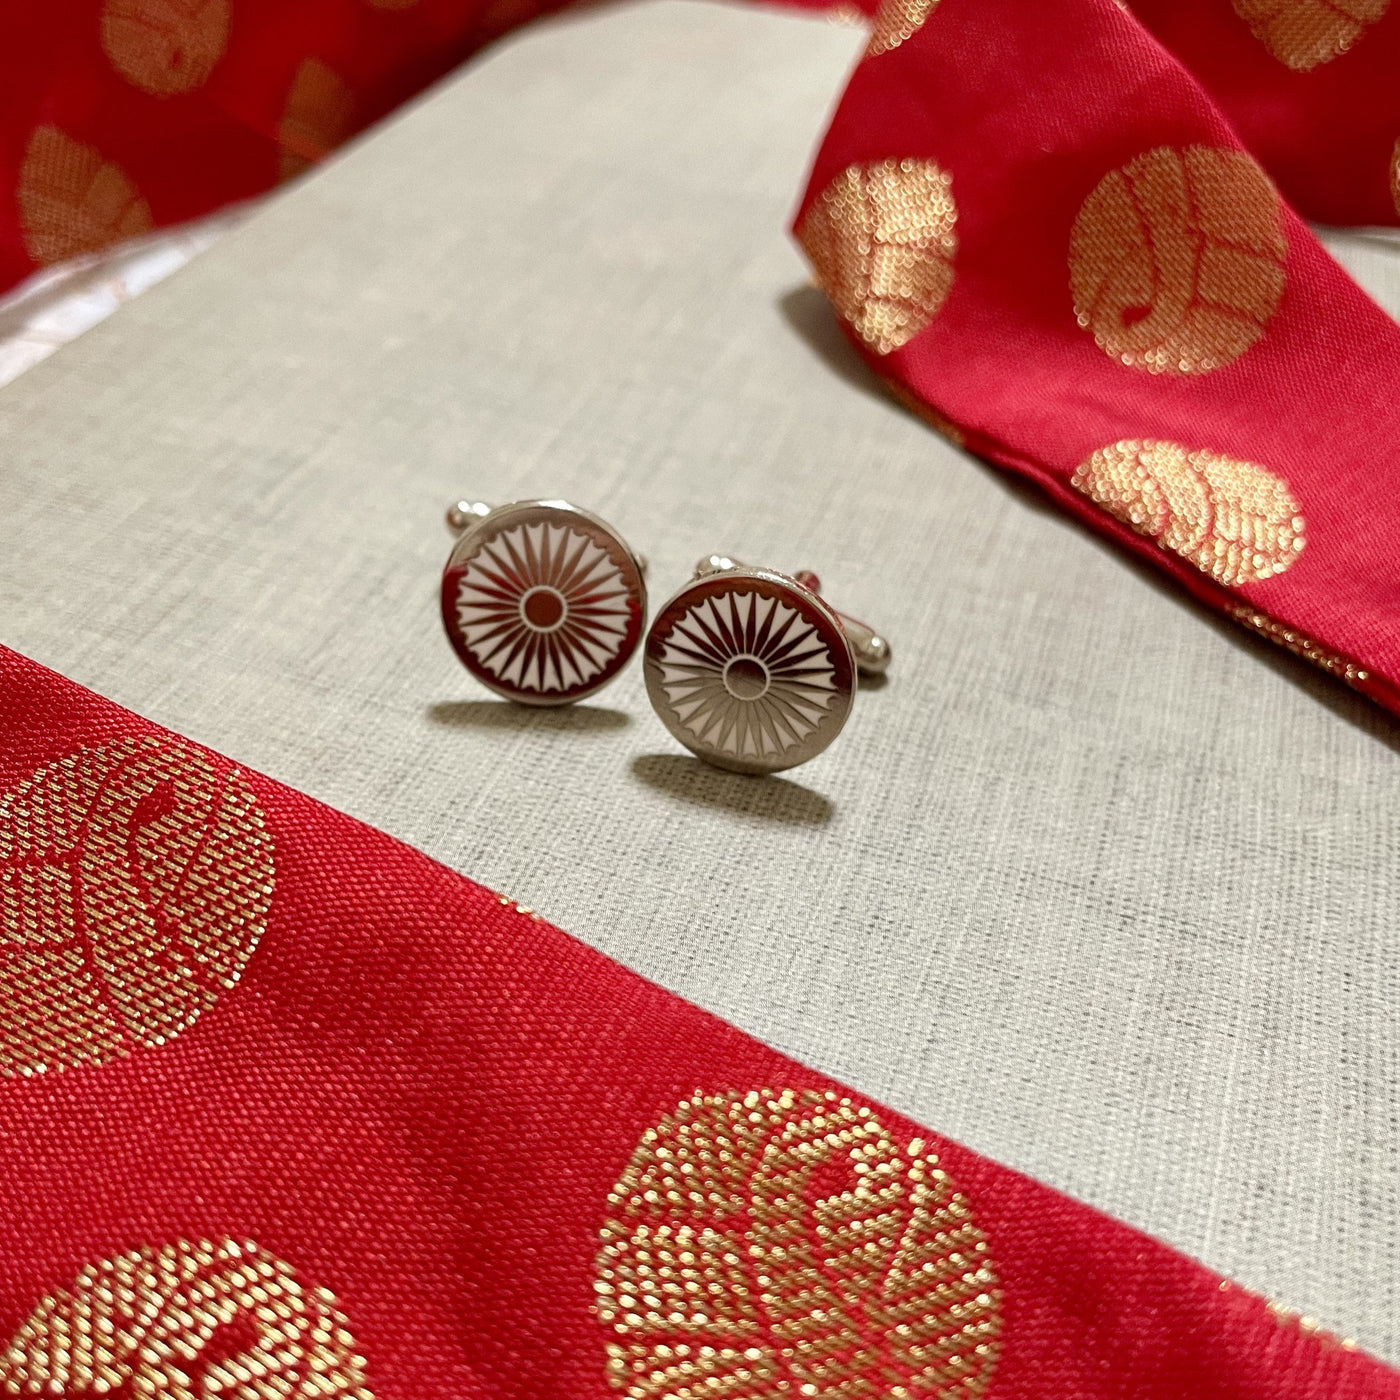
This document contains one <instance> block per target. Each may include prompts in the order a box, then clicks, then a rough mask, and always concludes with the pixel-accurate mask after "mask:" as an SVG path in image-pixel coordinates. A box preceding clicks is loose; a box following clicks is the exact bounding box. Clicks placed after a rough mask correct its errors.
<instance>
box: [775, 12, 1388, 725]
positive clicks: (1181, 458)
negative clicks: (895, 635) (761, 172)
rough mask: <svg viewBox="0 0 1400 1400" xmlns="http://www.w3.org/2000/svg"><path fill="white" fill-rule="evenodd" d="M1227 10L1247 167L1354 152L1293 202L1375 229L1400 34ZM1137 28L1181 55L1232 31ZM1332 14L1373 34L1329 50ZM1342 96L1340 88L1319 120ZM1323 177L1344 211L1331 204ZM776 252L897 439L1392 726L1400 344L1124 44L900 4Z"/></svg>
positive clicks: (1110, 33) (1218, 124)
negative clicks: (1299, 127) (923, 432)
mask: <svg viewBox="0 0 1400 1400" xmlns="http://www.w3.org/2000/svg"><path fill="white" fill-rule="evenodd" d="M1235 8H1236V9H1237V10H1239V11H1240V12H1241V13H1244V12H1246V11H1247V12H1249V13H1250V14H1251V15H1253V16H1254V19H1255V21H1256V24H1255V28H1256V29H1257V30H1258V31H1259V32H1260V33H1262V34H1264V36H1265V39H1266V40H1267V41H1268V42H1267V43H1261V42H1259V41H1256V39H1255V38H1254V37H1252V36H1251V33H1250V30H1249V29H1248V28H1247V27H1246V26H1245V25H1244V23H1243V22H1242V21H1239V19H1238V16H1235V17H1234V18H1235V21H1236V27H1237V28H1238V29H1240V31H1241V32H1242V33H1243V36H1244V37H1243V40H1241V41H1240V43H1241V44H1244V45H1245V46H1246V51H1247V52H1248V53H1249V54H1250V55H1251V56H1252V57H1255V58H1256V59H1257V61H1256V62H1255V63H1254V65H1253V66H1249V65H1243V71H1247V72H1248V73H1249V74H1250V75H1251V77H1250V84H1249V85H1245V86H1243V87H1231V85H1230V82H1229V78H1230V74H1226V73H1223V72H1221V71H1220V70H1219V69H1218V68H1217V69H1212V70H1211V71H1210V77H1211V78H1213V79H1214V80H1215V81H1216V83H1217V87H1218V89H1219V90H1227V91H1228V92H1229V94H1230V95H1231V97H1232V98H1233V99H1234V109H1235V110H1237V112H1238V115H1239V117H1240V119H1241V121H1242V122H1244V123H1247V125H1246V127H1245V129H1246V130H1248V131H1251V132H1254V133H1256V134H1257V135H1258V139H1259V141H1260V143H1261V148H1262V150H1263V151H1264V153H1266V154H1274V153H1276V152H1277V150H1278V148H1279V145H1280V142H1281V141H1282V139H1283V138H1282V137H1281V135H1280V133H1281V131H1283V130H1285V129H1286V128H1287V126H1288V123H1287V122H1286V121H1285V120H1284V116H1285V114H1291V116H1292V118H1293V119H1294V120H1295V122H1296V121H1301V122H1307V121H1310V120H1312V119H1313V118H1314V117H1315V118H1316V121H1317V123H1318V125H1317V126H1316V127H1315V128H1312V130H1313V135H1314V137H1315V138H1316V140H1317V141H1318V142H1322V143H1324V144H1326V143H1329V142H1332V141H1336V142H1338V143H1342V144H1345V143H1347V142H1351V141H1352V140H1353V138H1354V146H1349V147H1348V150H1347V152H1346V155H1345V158H1344V159H1340V162H1339V164H1337V165H1336V166H1335V167H1334V166H1333V165H1329V163H1328V162H1327V161H1326V160H1323V159H1318V158H1316V150H1315V149H1314V148H1306V147H1302V146H1300V147H1299V148H1298V151H1297V155H1298V159H1297V160H1296V161H1294V162H1293V163H1292V164H1289V165H1287V167H1286V170H1285V173H1286V174H1287V176H1288V179H1289V181H1290V188H1291V189H1293V190H1294V191H1295V192H1296V193H1297V194H1298V196H1299V197H1300V199H1303V200H1305V207H1309V208H1311V209H1312V210H1313V211H1315V212H1320V213H1326V214H1334V213H1338V212H1345V213H1347V215H1348V216H1359V217H1366V218H1370V219H1377V220H1379V219H1380V218H1382V217H1389V218H1390V219H1391V221H1393V220H1394V215H1395V205H1394V203H1391V204H1390V205H1389V207H1388V211H1387V209H1386V208H1385V207H1383V206H1382V203H1381V202H1379V192H1380V191H1382V189H1383V188H1386V187H1387V182H1388V181H1389V180H1390V173H1391V169H1392V152H1393V151H1394V149H1395V137H1396V135H1400V82H1398V81H1396V80H1395V76H1394V75H1395V74H1396V73H1398V72H1400V7H1397V13H1396V14H1395V15H1393V16H1389V17H1387V16H1386V15H1385V14H1384V13H1383V12H1384V11H1385V9H1386V6H1385V5H1384V3H1382V0H1375V3H1371V4H1369V8H1368V6H1367V5H1366V4H1364V3H1363V0H1355V3H1354V4H1353V3H1351V0H1348V3H1347V4H1345V5H1341V6H1335V5H1330V4H1327V5H1324V4H1322V3H1321V0H1317V3H1314V0H1235ZM1143 9H1144V12H1145V13H1146V14H1149V15H1150V16H1152V17H1154V18H1157V19H1160V21H1161V27H1162V29H1163V31H1164V32H1165V33H1167V34H1168V35H1169V36H1172V37H1174V38H1179V39H1180V41H1181V44H1182V47H1183V49H1190V51H1191V52H1192V53H1195V52H1196V51H1197V49H1199V48H1200V47H1201V43H1202V41H1201V35H1202V34H1207V35H1208V34H1213V33H1215V32H1216V30H1217V29H1218V28H1219V27H1220V25H1221V24H1223V23H1224V20H1223V19H1221V18H1220V17H1219V16H1218V15H1217V16H1216V17H1215V20H1213V21H1212V22H1211V23H1209V24H1208V23H1205V17H1206V16H1207V14H1208V13H1210V14H1213V13H1214V11H1215V10H1219V11H1228V10H1229V6H1228V4H1227V3H1226V0H1219V4H1218V5H1215V6H1214V8H1213V9H1212V6H1211V5H1209V4H1206V3H1196V4H1184V5H1182V4H1174V5H1172V6H1167V5H1165V4H1162V5H1157V4H1155V3H1151V4H1146V5H1144V6H1143ZM1169 9H1170V10H1171V11H1172V12H1173V15H1176V16H1178V17H1177V18H1173V17H1172V16H1170V15H1168V14H1167V11H1168V10H1169ZM1352 9H1356V10H1357V11H1358V12H1360V11H1361V10H1362V9H1367V13H1371V12H1374V16H1373V18H1374V23H1373V24H1361V23H1359V22H1357V23H1356V24H1355V25H1341V23H1340V20H1339V19H1338V16H1343V15H1344V14H1346V13H1350V11H1351V10H1352ZM1266 11H1267V12H1268V14H1270V15H1273V16H1274V20H1271V21H1268V22H1267V23H1266V21H1265V19H1264V18H1261V16H1263V15H1264V13H1265V12H1266ZM1186 14H1189V15H1191V16H1193V17H1195V18H1199V19H1201V20H1202V29H1201V30H1200V31H1196V30H1189V27H1188V22H1187V21H1186V20H1184V19H1181V18H1179V16H1181V15H1186ZM1328 16H1331V20H1328V18H1327V17H1328ZM1290 17H1291V18H1290ZM1334 21H1335V22H1334ZM1339 26H1340V27H1339ZM1310 36H1311V37H1310ZM1319 36H1321V37H1319ZM1328 36H1330V38H1329V37H1328ZM1324 41H1325V42H1324ZM1270 43H1271V44H1272V45H1273V48H1274V50H1276V51H1277V52H1278V53H1280V54H1282V55H1283V57H1284V58H1285V59H1288V58H1295V59H1297V60H1298V61H1299V63H1302V62H1303V61H1304V59H1306V61H1307V62H1308V63H1310V64H1313V67H1312V68H1311V69H1308V70H1306V71H1299V70H1296V69H1294V68H1291V67H1289V66H1288V64H1287V63H1286V62H1282V61H1280V60H1279V59H1278V58H1276V57H1273V56H1271V55H1270V51H1269V47H1268V44H1270ZM1222 44H1223V41H1222ZM1309 44H1310V45H1311V47H1309ZM1329 45H1330V47H1329ZM1348 45H1352V46H1354V49H1355V51H1354V52H1348V51H1347V47H1348ZM1235 47H1238V45H1236V46H1235ZM1230 51H1231V52H1232V53H1233V52H1234V51H1235V49H1234V48H1231V49H1230ZM1256 51H1257V54H1258V55H1263V56H1262V58H1260V57H1257V55H1256ZM1329 53H1330V55H1331V57H1330V60H1329V59H1328V57H1327V54H1329ZM1367 53H1369V54H1371V55H1372V56H1373V57H1372V58H1370V59H1367V60H1366V63H1365V64H1363V63H1362V57H1363V56H1364V55H1365V54H1367ZM1376 55H1379V56H1380V57H1379V58H1376V57H1375V56H1376ZM1314 60H1316V62H1315V63H1314ZM1202 61H1203V62H1204V59H1203V60H1202ZM1376 62H1379V63H1381V64H1382V66H1383V67H1385V70H1386V73H1387V74H1388V75H1389V76H1387V77H1386V78H1385V81H1384V82H1382V81H1381V77H1380V72H1379V70H1378V69H1377V68H1376V67H1375V64H1376ZM1260 64H1264V65H1268V64H1272V65H1273V69H1274V70H1277V71H1276V72H1275V71H1272V70H1266V72H1265V74H1264V76H1260V74H1259V72H1257V71H1256V70H1257V69H1258V67H1259V65H1260ZM1368 64H1369V65H1370V66H1367V65H1368ZM1233 71H1234V70H1231V72H1233ZM1347 75H1349V76H1347ZM1334 76H1335V78H1336V81H1337V82H1339V83H1340V82H1348V83H1351V84H1352V85H1353V88H1352V91H1351V92H1350V94H1349V98H1348V100H1346V101H1341V100H1340V99H1339V100H1338V102H1337V103H1336V104H1335V105H1331V104H1329V103H1328V102H1326V101H1323V100H1321V99H1320V98H1319V96H1318V94H1319V93H1320V92H1321V90H1322V89H1321V87H1320V86H1319V85H1320V84H1323V83H1329V84H1333V85H1332V86H1331V87H1329V88H1328V89H1327V91H1329V92H1333V91H1334V90H1335V84H1334V83H1333V78H1334ZM1295 99H1296V100H1295ZM1305 99H1306V100H1305ZM1314 108H1316V111H1314ZM1324 110H1325V112H1326V113H1327V114H1329V115H1328V121H1330V122H1331V124H1330V125H1328V124H1327V123H1325V122H1324V121H1323V112H1324ZM1332 118H1335V120H1334V121H1333V120H1332ZM1362 128H1364V131H1363V130H1362ZM1377 133H1393V134H1391V135H1386V136H1385V139H1384V141H1381V140H1380V137H1379V136H1378V134H1377ZM1363 136H1364V137H1365V139H1364V140H1363V139H1362V137H1363ZM1382 145H1383V146H1384V148H1385V149H1384V150H1383V151H1382V150H1381V146H1382ZM1329 149H1330V146H1329ZM1382 157H1383V158H1382ZM1364 161H1370V163H1371V165H1372V166H1374V169H1372V170H1370V171H1369V173H1365V177H1364V178H1363V173H1364V172H1362V171H1361V168H1360V164H1358V162H1361V163H1364ZM1341 168H1345V169H1347V170H1349V171H1351V172H1352V176H1353V177H1354V178H1350V179H1349V181H1348V182H1347V188H1348V190H1349V191H1350V193H1351V196H1352V198H1351V201H1350V203H1347V202H1346V201H1343V200H1341V199H1340V197H1339V195H1338V194H1337V186H1336V181H1335V180H1331V179H1330V178H1328V177H1329V176H1330V175H1331V174H1334V173H1335V170H1336V169H1341ZM1397 178H1400V177H1397ZM1386 197H1387V198H1389V194H1388V193H1387V195H1386ZM796 232H797V236H798V238H799V240H800V241H801V243H802V244H803V246H804V247H805V249H806V251H807V253H808V256H809V257H810V258H811V261H812V264H813V267H814V269H815V272H816V275H817V279H818V281H819V282H820V283H821V284H822V285H823V286H824V287H825V288H826V289H827V291H828V292H829V293H830V295H831V297H832V300H833V302H834V303H835V305H836V308H837V310H838V311H839V312H840V313H841V315H842V317H843V318H844V320H845V322H846V324H847V326H848V328H849V329H850V331H851V335H852V339H853V341H854V342H855V343H856V345H857V348H858V349H859V350H860V351H861V352H862V353H863V354H864V355H865V357H866V358H867V359H868V360H869V361H870V363H871V364H872V365H873V367H874V368H875V369H876V371H877V372H878V373H880V374H882V375H883V376H884V377H885V378H886V379H887V380H889V381H891V382H892V384H893V385H894V386H895V387H896V389H897V390H898V392H899V393H900V395H901V396H902V397H903V398H904V399H905V401H906V402H909V403H911V405H912V406H913V407H914V408H915V409H916V410H917V411H921V412H923V413H925V415H926V416H929V417H931V418H932V420H933V421H934V422H935V424H936V425H937V426H940V427H942V428H943V430H944V431H946V432H948V433H949V434H950V435H951V436H953V437H954V438H955V440H956V441H958V442H961V443H965V444H966V445H967V446H968V447H970V448H971V449H972V450H973V451H975V452H977V453H978V454H979V455H981V456H985V457H988V458H990V459H991V460H993V461H996V462H999V463H1001V464H1002V465H1004V466H1007V467H1010V468H1012V469H1013V470H1016V471H1018V472H1021V473H1024V474H1025V475H1027V476H1029V477H1031V478H1032V479H1034V480H1035V481H1036V482H1038V483H1039V484H1040V485H1041V486H1042V487H1044V488H1045V489H1046V490H1047V491H1048V492H1049V493H1050V494H1051V495H1052V496H1054V497H1055V498H1056V499H1057V500H1059V501H1060V503H1061V504H1062V505H1064V506H1065V507H1066V508H1067V509H1069V510H1071V511H1072V512H1074V513H1075V514H1076V515H1078V516H1080V517H1081V518H1082V519H1084V520H1085V521H1087V522H1088V523H1089V524H1090V525H1092V526H1094V527H1095V528H1097V529H1100V530H1102V531H1104V532H1105V533H1107V534H1110V535H1112V536H1114V537H1115V538H1117V539H1118V540H1120V541H1121V542H1122V543H1123V544H1124V545H1126V546H1128V547H1129V548H1131V549H1133V550H1135V551H1136V552H1137V553H1138V554H1140V555H1142V556H1143V557H1144V558H1146V559H1148V560H1150V561H1151V562H1152V563H1154V564H1156V565H1158V566H1159V567H1162V568H1164V569H1166V570H1168V571H1169V572H1171V573H1172V574H1174V575H1175V576H1176V577H1177V578H1178V579H1179V580H1180V581H1181V582H1182V583H1183V584H1184V585H1185V586H1186V587H1187V588H1188V589H1190V590H1191V591H1192V592H1193V593H1195V594H1196V595H1197V596H1198V597H1200V598H1202V599H1203V600H1204V601H1205V602H1207V603H1209V604H1210V605H1211V606H1213V607H1216V608H1218V609H1220V610H1221V611H1223V612H1225V613H1226V614H1227V615H1229V616H1231V617H1233V618H1235V619H1236V620H1238V621H1240V622H1243V623H1244V624H1245V625H1247V626H1250V627H1252V628H1254V629H1255V630H1257V631H1259V632H1261V633H1262V634H1263V635H1265V636H1267V637H1269V638H1270V639H1271V640H1274V641H1278V642H1281V643H1282V644H1284V645H1286V646H1288V647H1290V648H1291V649H1292V650H1294V651H1296V652H1298V653H1299V654H1301V655H1303V656H1305V657H1307V658H1308V659H1309V660H1312V661H1314V662H1316V663H1317V664H1319V665H1321V666H1323V667H1324V668H1325V669H1326V670H1328V671H1330V672H1331V673H1332V674H1334V675H1336V676H1338V677H1339V678H1341V679H1343V680H1345V681H1347V682H1348V683H1350V684H1352V685H1354V686H1356V687H1357V688H1358V689H1361V690H1363V691H1366V692H1368V693H1369V694H1371V695H1372V696H1373V697H1374V698H1376V699H1378V700H1380V701H1381V702H1382V703H1384V704H1386V705H1388V706H1390V707H1391V708H1392V709H1397V710H1400V573H1398V572H1397V564H1396V560H1397V558H1400V491H1397V489H1396V487H1397V485H1398V484H1400V482H1397V475H1398V474H1400V459H1397V456H1396V449H1397V446H1400V397H1397V395H1396V392H1395V386H1396V385H1397V383H1400V327H1397V325H1396V323H1395V322H1394V321H1393V320H1391V319H1390V317H1388V316H1387V315H1386V314H1385V313H1384V312H1383V311H1382V310H1381V309H1380V308H1379V307H1377V306H1376V304H1375V303H1374V302H1373V301H1371V299H1370V298H1369V297H1367V296H1366V295H1365V294H1364V293H1363V292H1362V291H1361V290H1360V289H1359V288H1358V287H1357V286H1356V285H1355V283H1353V282H1352V281H1351V280H1350V279H1349V278H1348V277H1347V276H1346V275H1345V273H1343V272H1342V271H1341V269H1340V268H1339V267H1338V266H1337V264H1336V263H1335V262H1334V261H1333V260H1332V258H1331V257H1330V256H1329V255H1328V254H1327V253H1326V252H1325V251H1324V250H1323V248H1322V247H1321V245H1320V244H1319V243H1318V242H1317V240H1316V238H1314V236H1313V235H1312V233H1311V232H1310V231H1309V229H1308V228H1307V226H1306V225H1305V224H1304V223H1303V222H1302V221H1301V220H1300V219H1299V217H1298V216H1297V214H1296V213H1294V211H1293V210H1292V209H1291V208H1290V207H1289V206H1288V204H1287V203H1286V202H1285V201H1284V200H1283V198H1282V197H1281V196H1280V194H1279V192H1278V189H1277V188H1276V186H1275V184H1274V182H1273V181H1272V180H1271V179H1270V177H1269V175H1268V174H1266V173H1265V171H1264V169H1263V168H1262V167H1261V166H1260V164H1259V163H1258V162H1257V160H1256V159H1255V158H1254V157H1253V156H1251V155H1250V154H1249V152H1247V151H1246V150H1245V149H1244V148H1243V147H1242V145H1241V142H1240V138H1239V136H1238V134H1237V133H1236V132H1235V131H1234V130H1233V129H1232V128H1231V126H1230V125H1229V124H1228V122H1227V121H1226V119H1225V116H1224V114H1223V113H1222V111H1221V109H1220V108H1219V107H1218V106H1217V105H1216V104H1215V103H1214V102H1213V101H1212V97H1211V95H1210V94H1209V93H1207V91H1205V89H1204V88H1203V87H1202V86H1201V83H1200V82H1199V81H1198V80H1197V79H1196V78H1195V77H1193V76H1192V74H1191V73H1189V72H1188V71H1187V70H1186V69H1185V68H1184V67H1183V66H1182V65H1181V63H1180V62H1178V60H1177V59H1176V58H1174V57H1173V56H1172V55H1171V54H1170V53H1168V52H1167V51H1166V50H1165V49H1163V48H1162V47H1161V46H1160V45H1159V44H1158V43H1157V42H1156V41H1155V40H1154V39H1153V38H1152V36H1151V35H1150V34H1149V33H1148V32H1147V31H1146V30H1145V29H1144V28H1143V26H1142V25H1141V24H1140V23H1138V21H1137V20H1135V19H1134V18H1132V17H1131V16H1130V15H1129V14H1127V13H1126V12H1125V11H1124V10H1122V9H1120V8H1119V7H1118V6H1117V5H1115V4H1113V3H1111V0H1060V3H1058V4H1054V5H1047V4H1045V3H1044V0H997V3H996V4H987V3H985V0H940V3H937V4H935V5H930V4H928V3H926V0H897V3H895V0H892V3H891V4H889V5H887V6H886V7H885V8H884V9H883V10H882V11H881V14H880V16H879V17H877V20H876V25H875V32H874V37H873V38H872V41H871V45H870V51H869V53H868V55H867V57H866V59H865V61H864V62H863V63H862V64H861V65H860V66H859V67H858V69H857V70H856V72H855V74H854V75H853V77H852V79H851V82H850V86H849V87H848V89H847V91H846V94H845V97H844V98H843V100H842V102H841V105H840V107H839V109H838V111H837V113H836V116H835V119H834V121H833V123H832V126H831V130H830V131H829V132H828V134H827V137H826V140H825V142H824V143H823V145H822V148H821V151H820V153H819V154H818V156H817V160H816V165H815V169H814V171H813V174H812V179H811V184H810V187H809V189H808V192H807V196H806V198H805V199H804V201H803V203H802V206H801V208H800V210H799V213H798V218H797V223H796Z"/></svg>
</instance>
